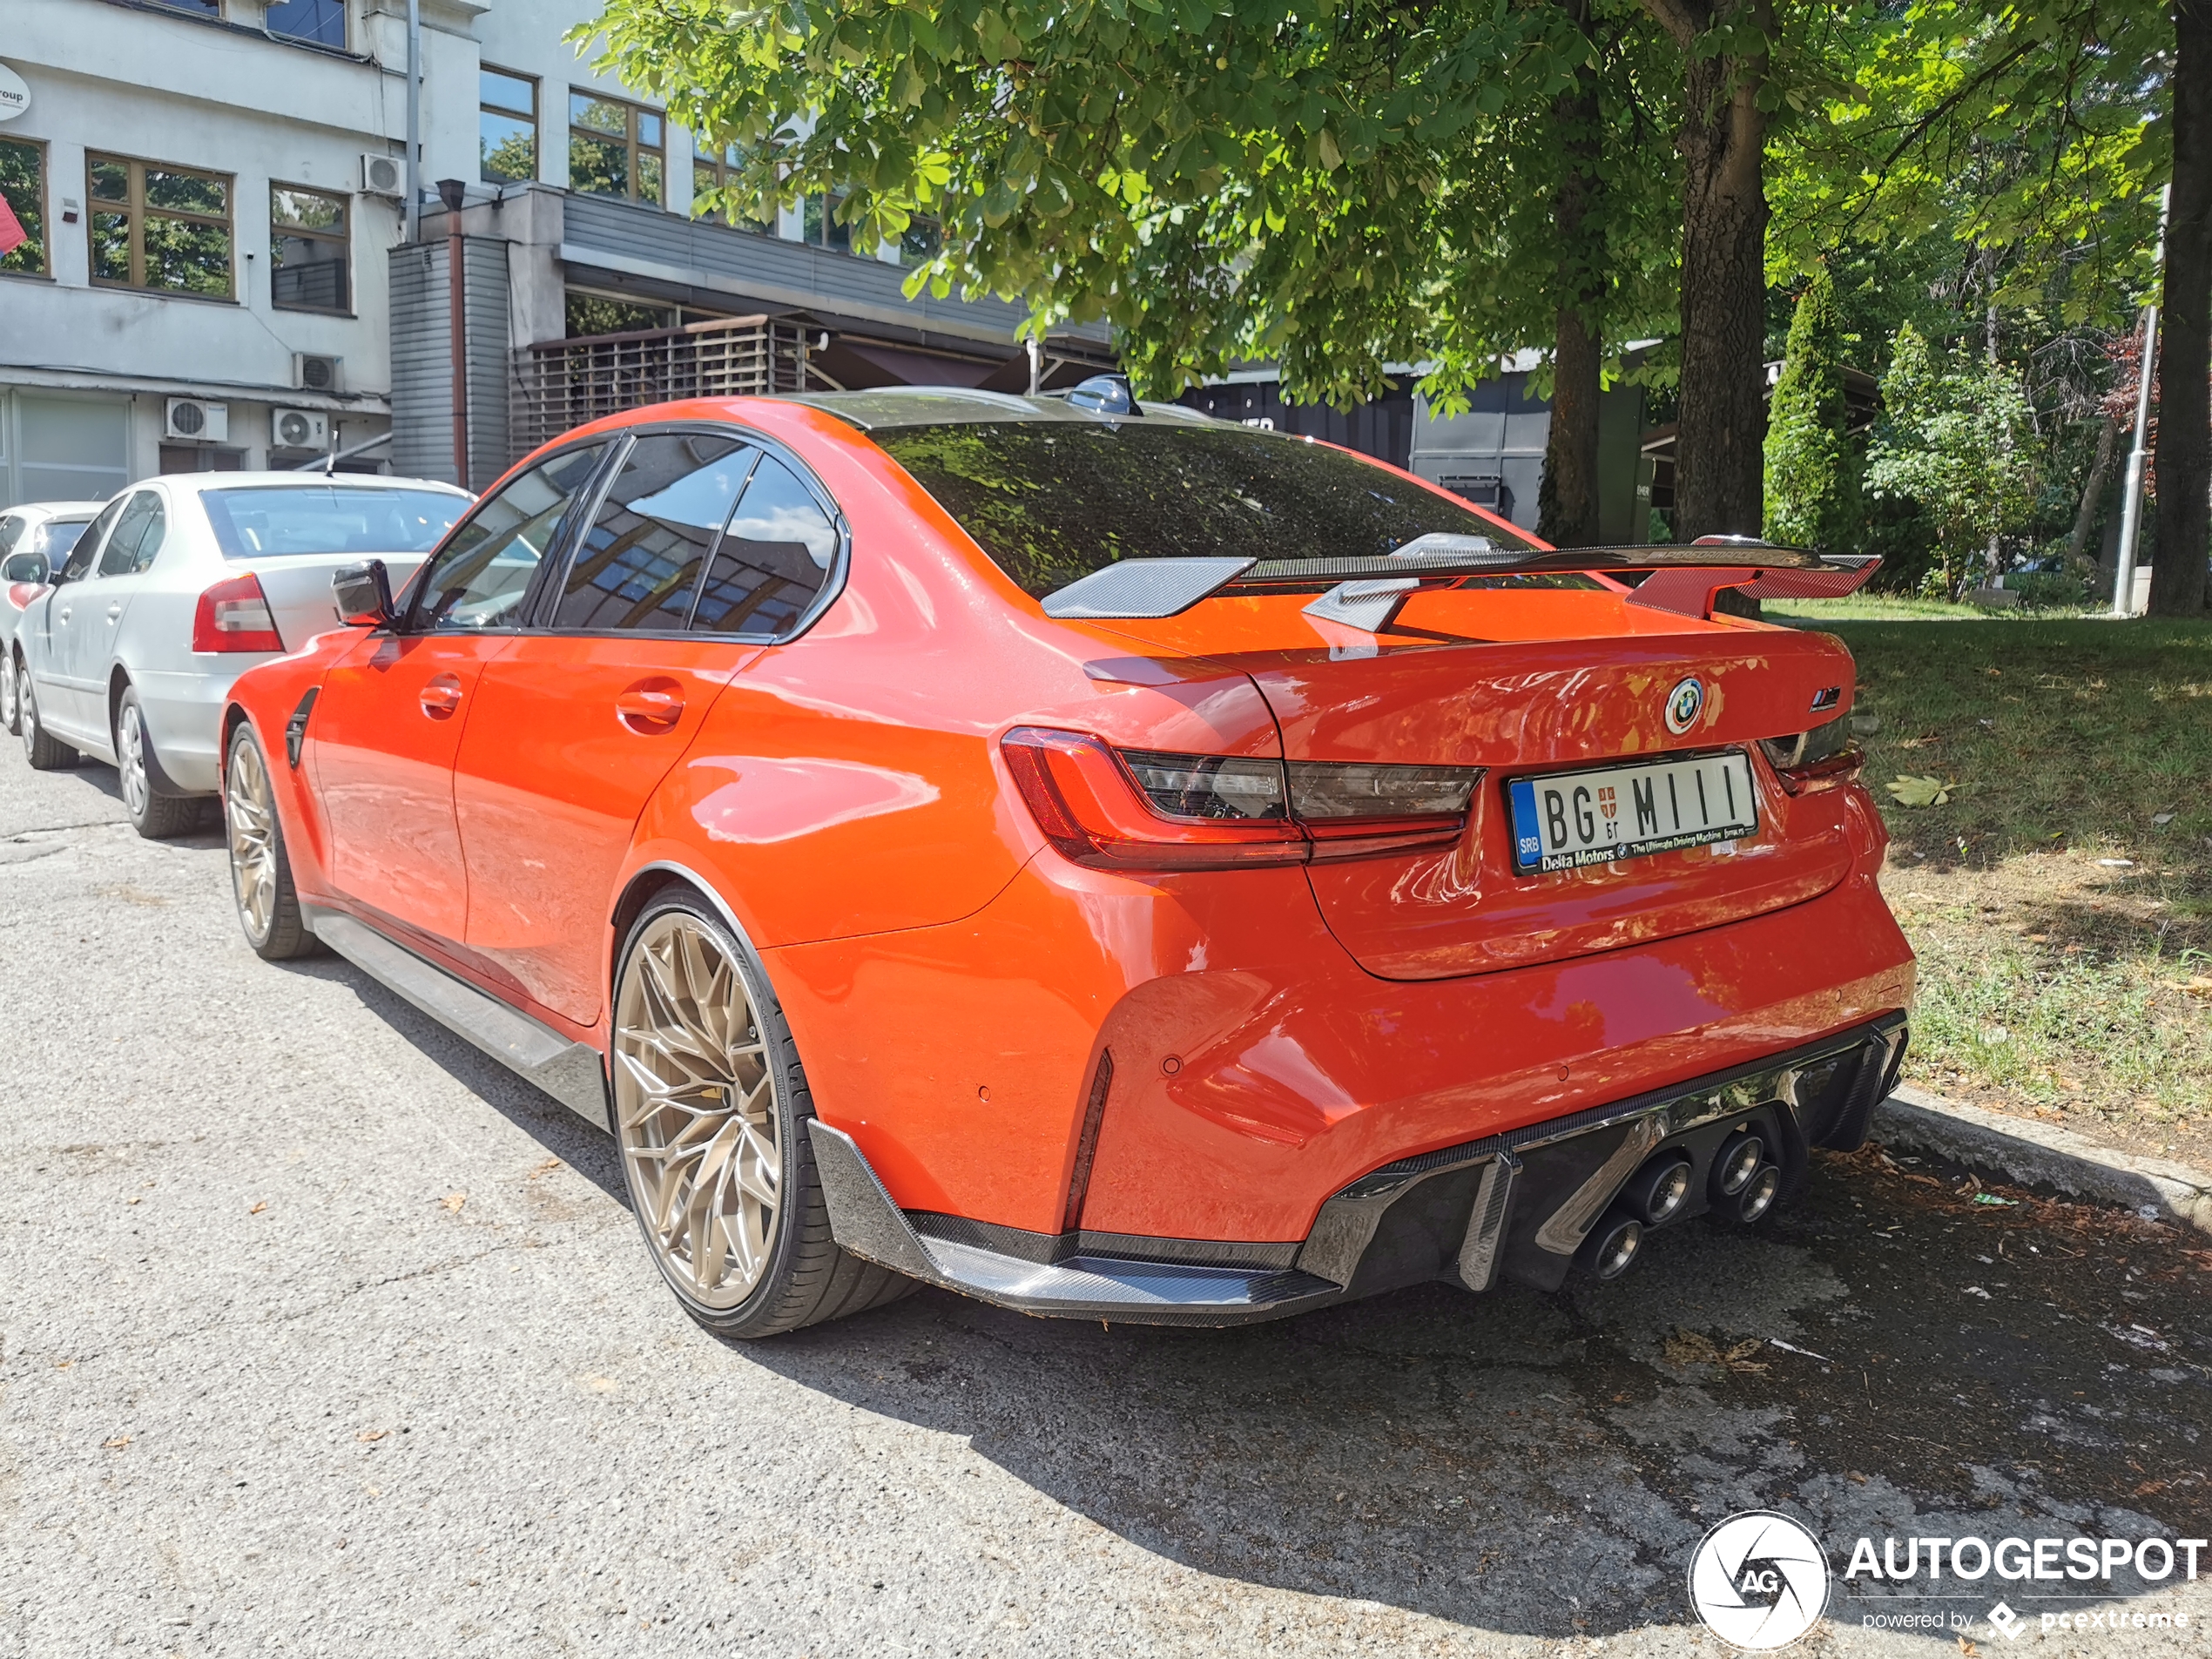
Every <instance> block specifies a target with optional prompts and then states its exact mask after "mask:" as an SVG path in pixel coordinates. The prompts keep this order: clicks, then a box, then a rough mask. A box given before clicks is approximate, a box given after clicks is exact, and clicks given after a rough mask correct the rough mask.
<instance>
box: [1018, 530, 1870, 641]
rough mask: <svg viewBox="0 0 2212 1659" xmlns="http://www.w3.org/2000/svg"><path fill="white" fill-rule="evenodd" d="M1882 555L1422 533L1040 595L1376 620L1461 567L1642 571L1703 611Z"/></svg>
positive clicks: (1144, 606)
mask: <svg viewBox="0 0 2212 1659" xmlns="http://www.w3.org/2000/svg"><path fill="white" fill-rule="evenodd" d="M1880 563H1881V560H1880V559H1878V558H1877V557H1875V556H1872V555H1871V554H1817V553H1811V552H1808V551H1806V550H1804V549H1803V548H1795V547H1778V546H1775V545H1773V544H1771V543H1765V542H1754V541H1750V540H1746V539H1744V538H1742V537H1737V536H1728V537H1718V536H1716V537H1711V538H1708V539H1706V540H1703V541H1698V542H1693V543H1688V544H1686V545H1672V544H1666V543H1662V544H1660V545H1657V546H1650V547H1577V548H1508V547H1498V546H1496V545H1494V543H1491V542H1490V541H1489V540H1488V538H1487V537H1485V536H1441V535H1435V536H1419V537H1416V538H1415V539H1414V540H1413V541H1411V542H1408V543H1406V545H1405V546H1404V547H1401V548H1399V550H1397V551H1396V552H1394V553H1389V554H1385V555H1381V556H1366V557H1351V558H1338V559H1252V558H1188V559H1179V558H1169V559H1123V560H1119V561H1117V562H1116V563H1112V564H1109V565H1107V566H1106V567H1105V568H1104V569H1103V570H1094V571H1092V572H1091V573H1090V574H1089V576H1086V577H1080V578H1079V579H1077V580H1076V581H1074V582H1071V583H1069V584H1068V585H1067V586H1066V587H1064V588H1059V589H1055V590H1054V591H1053V592H1051V593H1049V594H1047V595H1046V596H1045V597H1044V600H1043V605H1044V612H1045V614H1046V615H1047V616H1049V617H1062V618H1065V619H1068V620H1071V621H1073V620H1082V621H1099V622H1108V621H1136V620H1142V619H1151V618H1157V617H1175V616H1180V615H1181V614H1182V613H1183V612H1184V611H1185V610H1190V607H1191V606H1193V605H1195V604H1198V603H1199V602H1200V601H1201V600H1204V599H1209V598H1211V597H1213V596H1215V595H1216V594H1219V593H1224V592H1233V591H1235V590H1238V589H1253V588H1271V589H1276V590H1281V589H1285V588H1292V589H1295V588H1300V587H1309V586H1311V585H1312V584H1314V583H1329V584H1331V585H1330V588H1329V590H1328V591H1327V592H1326V593H1325V594H1323V595H1322V596H1321V597H1319V598H1318V599H1316V600H1315V601H1314V602H1313V603H1312V604H1310V605H1308V606H1307V607H1306V610H1308V611H1310V612H1312V614H1313V615H1315V616H1318V617H1323V618H1325V619H1326V620H1329V621H1332V622H1341V623H1345V624H1349V625H1351V626H1354V627H1362V628H1367V629H1371V630H1372V629H1374V628H1379V627H1382V626H1385V625H1386V624H1387V623H1388V621H1389V619H1390V617H1391V616H1393V615H1394V614H1396V611H1397V609H1398V607H1399V604H1403V603H1404V602H1405V600H1406V599H1407V598H1409V597H1412V596H1413V593H1415V592H1416V591H1418V590H1420V588H1421V587H1422V586H1424V585H1426V584H1432V583H1445V582H1450V581H1457V580H1459V579H1460V578H1462V577H1477V576H1493V577H1494V576H1524V575H1532V574H1557V573H1578V574H1588V573H1595V572H1614V571H1620V572H1624V573H1630V572H1635V571H1648V572H1649V575H1648V576H1646V577H1644V579H1643V581H1642V583H1639V584H1638V585H1637V586H1636V587H1635V588H1634V589H1633V590H1631V591H1630V592H1629V594H1628V595H1627V596H1626V599H1627V603H1629V604H1635V605H1642V606H1644V607H1645V608H1646V609H1649V610H1669V611H1673V612H1676V614H1678V615H1682V616H1687V617H1710V615H1711V614H1712V607H1713V597H1714V596H1715V595H1716V594H1717V593H1718V592H1720V590H1722V589H1723V588H1740V589H1742V590H1743V591H1744V592H1745V593H1747V594H1749V595H1750V596H1752V597H1757V598H1761V599H1832V598H1840V597H1843V596H1844V595H1845V594H1848V593H1854V592H1856V591H1858V589H1860V588H1861V587H1863V586H1865V583H1866V582H1867V580H1868V578H1870V577H1872V575H1873V574H1874V571H1875V570H1876V569H1877V568H1878V566H1879V565H1880Z"/></svg>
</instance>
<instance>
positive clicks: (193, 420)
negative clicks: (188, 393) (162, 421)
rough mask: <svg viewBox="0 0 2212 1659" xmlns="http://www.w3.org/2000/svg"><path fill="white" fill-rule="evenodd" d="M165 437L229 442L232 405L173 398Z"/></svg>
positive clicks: (188, 398)
mask: <svg viewBox="0 0 2212 1659" xmlns="http://www.w3.org/2000/svg"><path fill="white" fill-rule="evenodd" d="M162 436H163V437H165V438H197V439H199V441H200V442H203V443H228V442H230V439H231V406H230V405H229V404H227V403H206V402H203V401H200V400H199V398H196V397H172V398H171V399H170V400H169V419H168V421H167V423H166V425H165V427H164V428H163V429H162Z"/></svg>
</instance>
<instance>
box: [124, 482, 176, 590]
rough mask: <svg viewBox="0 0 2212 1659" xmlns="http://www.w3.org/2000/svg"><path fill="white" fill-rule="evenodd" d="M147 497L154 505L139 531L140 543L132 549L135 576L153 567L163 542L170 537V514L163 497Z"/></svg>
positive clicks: (132, 569) (132, 568) (132, 566)
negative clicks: (162, 502) (163, 502)
mask: <svg viewBox="0 0 2212 1659" xmlns="http://www.w3.org/2000/svg"><path fill="white" fill-rule="evenodd" d="M146 499H147V500H148V501H150V502H152V503H153V506H152V511H151V512H150V513H149V514H148V515H147V516H146V521H145V525H144V526H143V527H142V528H141V529H139V531H138V546H137V547H136V548H134V549H132V554H131V574H132V575H133V576H136V575H137V574H138V572H139V571H141V570H150V569H152V565H153V561H154V557H155V556H156V555H158V553H159V552H160V551H161V544H162V543H164V542H165V541H167V540H168V539H169V514H168V510H167V509H165V508H164V507H163V506H162V504H161V497H160V496H152V495H149V496H147V498H146ZM132 505H133V506H136V505H137V503H136V502H133V503H132Z"/></svg>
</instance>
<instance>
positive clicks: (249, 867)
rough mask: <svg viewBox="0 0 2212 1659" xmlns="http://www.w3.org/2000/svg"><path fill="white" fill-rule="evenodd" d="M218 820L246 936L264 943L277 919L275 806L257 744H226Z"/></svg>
mask: <svg viewBox="0 0 2212 1659" xmlns="http://www.w3.org/2000/svg"><path fill="white" fill-rule="evenodd" d="M223 822H224V827H225V829H226V831H227V832H228V833H229V840H230V846H231V889H232V891H233V893H235V894H237V895H238V919H239V923H240V924H241V925H242V926H243V927H245V929H246V939H247V941H249V942H250V943H252V944H254V945H256V946H258V945H260V944H262V943H263V942H265V941H266V940H267V938H268V936H269V930H270V928H271V927H273V926H274V925H275V922H276V901H277V845H276V805H275V803H274V802H273V801H272V800H271V799H270V798H269V769H268V766H267V765H266V763H265V762H264V761H263V760H262V759H261V751H260V745H257V744H253V743H250V742H247V743H238V744H234V745H232V748H231V765H230V778H229V779H228V781H227V785H226V787H225V789H224V792H223Z"/></svg>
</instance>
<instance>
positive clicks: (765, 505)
mask: <svg viewBox="0 0 2212 1659" xmlns="http://www.w3.org/2000/svg"><path fill="white" fill-rule="evenodd" d="M836 557H837V529H836V527H835V526H834V525H833V524H832V523H830V520H829V515H828V514H826V513H825V512H823V511H822V509H821V506H820V504H819V502H816V501H815V499H814V495H813V491H812V490H810V489H807V488H806V485H804V484H802V483H801V482H799V476H798V475H797V474H795V473H794V472H792V469H790V468H789V467H786V465H784V463H783V462H780V461H779V460H777V459H776V458H775V456H773V455H762V456H761V457H760V464H759V466H758V467H756V468H754V469H753V474H752V482H751V483H749V484H747V485H746V486H745V495H744V496H743V497H741V498H740V499H739V501H738V510H737V511H736V512H734V513H732V515H731V516H730V526H729V529H726V530H725V531H724V532H723V536H722V541H721V544H720V545H719V546H718V547H717V548H716V549H715V550H714V564H713V568H712V569H711V570H708V572H707V574H706V585H705V588H703V589H702V590H700V592H699V604H698V610H697V611H696V612H694V613H693V616H692V618H691V627H692V629H693V630H694V631H697V632H700V633H716V634H779V633H782V632H783V631H785V630H786V629H787V628H789V627H791V625H792V624H794V623H796V622H797V621H798V620H799V617H800V616H801V614H803V613H804V612H805V610H806V607H807V606H808V605H809V604H813V599H814V596H815V595H816V594H818V593H819V592H820V591H821V590H822V584H823V583H825V582H826V581H828V580H829V571H830V564H831V563H832V561H833V560H834V559H835V558H836Z"/></svg>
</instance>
